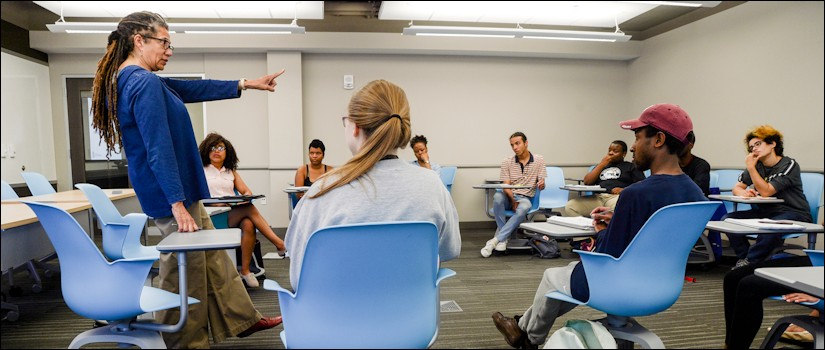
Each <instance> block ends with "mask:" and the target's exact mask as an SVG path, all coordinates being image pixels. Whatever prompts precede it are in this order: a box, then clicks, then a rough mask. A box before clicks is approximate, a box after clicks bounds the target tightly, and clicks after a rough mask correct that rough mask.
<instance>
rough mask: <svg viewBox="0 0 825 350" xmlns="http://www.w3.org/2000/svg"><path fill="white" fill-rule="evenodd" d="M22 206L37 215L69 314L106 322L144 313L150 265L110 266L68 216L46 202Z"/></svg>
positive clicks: (78, 225) (111, 264) (80, 228)
mask: <svg viewBox="0 0 825 350" xmlns="http://www.w3.org/2000/svg"><path fill="white" fill-rule="evenodd" d="M23 203H25V204H26V205H28V206H29V208H31V209H32V211H34V213H35V214H36V215H37V218H38V220H39V221H40V223H41V224H42V225H43V228H44V229H45V231H46V235H48V237H49V240H50V241H51V242H52V245H53V246H54V250H55V251H56V252H57V257H58V261H59V262H60V283H61V291H62V292H63V299H64V300H65V301H66V304H67V305H68V306H69V308H70V309H72V311H74V312H75V313H77V314H78V315H81V316H83V317H87V318H91V319H95V320H109V321H112V320H122V319H128V318H131V317H134V316H136V315H139V314H141V313H143V311H142V310H141V308H140V293H141V291H142V289H143V283H144V282H145V280H146V276H147V275H148V272H149V268H150V267H151V263H150V264H149V265H145V267H144V266H139V265H137V264H134V265H130V264H113V263H109V262H108V261H106V259H105V258H104V257H103V255H102V254H101V253H100V251H99V250H98V249H97V247H96V246H95V244H94V242H92V240H91V239H90V238H89V236H88V235H87V234H86V232H85V231H84V230H83V228H82V227H80V224H78V223H77V220H75V218H74V217H72V215H71V214H69V213H67V212H66V211H64V210H62V209H60V208H57V207H55V206H52V205H50V204H46V203H38V202H29V201H24V202H23Z"/></svg>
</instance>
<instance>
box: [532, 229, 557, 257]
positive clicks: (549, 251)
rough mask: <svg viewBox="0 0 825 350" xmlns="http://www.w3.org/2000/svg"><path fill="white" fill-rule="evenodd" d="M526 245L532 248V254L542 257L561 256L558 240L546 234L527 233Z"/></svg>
mask: <svg viewBox="0 0 825 350" xmlns="http://www.w3.org/2000/svg"><path fill="white" fill-rule="evenodd" d="M527 245H529V246H530V247H532V248H533V252H534V254H533V255H535V256H537V257H539V258H542V259H554V258H558V257H560V256H561V248H559V242H556V240H555V239H552V238H550V237H549V236H547V235H542V234H528V235H527Z"/></svg>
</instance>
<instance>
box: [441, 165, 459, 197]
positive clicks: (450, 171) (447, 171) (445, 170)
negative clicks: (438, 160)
mask: <svg viewBox="0 0 825 350" xmlns="http://www.w3.org/2000/svg"><path fill="white" fill-rule="evenodd" d="M456 169H457V167H454V166H445V167H441V169H438V177H440V178H441V182H442V183H444V186H447V192H450V193H452V192H453V181H454V180H455V171H456Z"/></svg>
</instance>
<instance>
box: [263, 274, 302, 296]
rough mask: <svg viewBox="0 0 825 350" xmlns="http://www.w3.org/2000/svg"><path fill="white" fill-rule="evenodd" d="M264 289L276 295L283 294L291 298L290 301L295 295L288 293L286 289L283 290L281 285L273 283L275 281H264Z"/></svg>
mask: <svg viewBox="0 0 825 350" xmlns="http://www.w3.org/2000/svg"><path fill="white" fill-rule="evenodd" d="M264 289H266V290H271V291H275V292H278V293H284V294H287V295H289V296H290V297H292V299H295V293H293V292H291V291H289V290H288V289H285V288H283V287H281V285H280V284H278V282H275V280H271V279H267V280H264Z"/></svg>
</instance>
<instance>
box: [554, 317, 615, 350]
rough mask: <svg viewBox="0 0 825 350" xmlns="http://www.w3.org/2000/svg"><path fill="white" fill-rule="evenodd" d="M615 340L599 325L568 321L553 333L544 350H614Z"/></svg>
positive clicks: (596, 323) (588, 322)
mask: <svg viewBox="0 0 825 350" xmlns="http://www.w3.org/2000/svg"><path fill="white" fill-rule="evenodd" d="M616 348H617V344H616V339H613V336H612V335H610V331H608V330H607V328H605V327H604V326H603V325H602V324H601V323H598V322H593V321H587V320H569V321H567V323H565V324H564V327H562V328H559V330H557V331H555V332H553V335H551V336H550V338H549V339H547V342H546V343H544V349H616Z"/></svg>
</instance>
